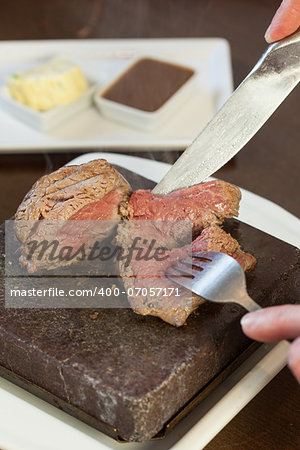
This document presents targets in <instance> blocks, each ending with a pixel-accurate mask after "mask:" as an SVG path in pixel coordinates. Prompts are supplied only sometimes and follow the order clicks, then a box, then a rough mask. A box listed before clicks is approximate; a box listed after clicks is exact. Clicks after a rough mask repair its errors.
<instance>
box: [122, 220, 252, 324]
mask: <svg viewBox="0 0 300 450" xmlns="http://www.w3.org/2000/svg"><path fill="white" fill-rule="evenodd" d="M132 240H133V239H132V236H130V235H129V234H128V228H127V227H125V228H124V227H122V226H120V227H119V230H118V242H119V243H122V245H123V246H124V243H126V244H125V245H127V249H129V248H130V246H131V244H132ZM200 251H217V252H222V253H226V254H227V255H230V256H232V257H233V258H235V259H236V260H237V261H238V262H239V263H240V264H241V266H242V267H243V269H244V271H250V270H253V269H254V267H255V264H256V260H255V258H254V256H252V255H250V254H249V253H245V252H243V251H242V250H241V248H240V245H239V243H238V242H237V240H236V239H234V238H233V237H232V236H230V235H229V234H228V233H226V232H225V231H224V230H222V229H221V228H220V227H218V226H211V227H208V228H205V229H204V230H203V231H202V233H201V234H200V235H199V236H198V237H197V238H196V239H195V240H194V241H193V242H192V244H190V245H185V246H183V247H180V248H175V249H171V250H167V251H166V252H165V255H166V258H165V259H163V260H161V261H158V260H156V259H154V258H152V259H149V260H147V259H140V256H141V255H139V258H135V255H133V258H132V261H131V264H130V265H128V266H126V265H125V263H124V261H120V271H121V274H122V277H123V281H124V285H125V287H126V291H127V292H131V295H130V296H129V297H128V300H129V303H130V305H131V307H132V309H133V310H134V311H135V312H136V313H138V314H141V315H151V316H156V317H160V318H161V319H162V320H164V321H165V322H168V323H170V324H171V325H175V326H177V327H178V326H181V325H183V324H184V323H185V322H186V319H187V318H188V316H189V315H190V314H191V313H192V312H193V311H194V310H195V309H196V308H198V306H199V305H200V304H201V303H203V301H204V299H202V298H201V297H199V296H197V295H195V294H192V295H191V292H190V291H188V290H186V289H184V288H183V287H180V288H178V289H179V292H180V300H179V299H178V297H176V295H175V294H176V292H174V287H175V283H173V282H172V281H171V280H169V279H168V278H167V277H166V272H167V270H168V269H169V268H170V267H171V266H173V265H174V264H176V263H177V262H179V261H180V260H182V259H184V258H186V257H188V256H189V255H191V253H192V252H200ZM176 287H177V285H176ZM143 288H145V289H144V293H146V295H144V294H143V295H140V292H142V289H143ZM150 288H152V292H154V291H153V288H154V289H156V292H159V291H158V289H161V290H162V291H163V292H167V293H169V292H171V289H172V288H173V293H172V295H168V296H164V295H157V296H153V295H152V294H151V295H150V292H151V291H150Z"/></svg>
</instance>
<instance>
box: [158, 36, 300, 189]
mask: <svg viewBox="0 0 300 450" xmlns="http://www.w3.org/2000/svg"><path fill="white" fill-rule="evenodd" d="M299 81H300V31H298V32H296V33H294V34H293V35H291V36H290V37H288V38H285V39H283V40H281V41H278V42H275V43H274V44H271V45H269V47H268V48H267V51H266V52H265V53H264V54H263V55H262V57H261V58H260V60H259V61H258V62H257V64H256V65H255V66H254V68H253V69H252V70H251V72H250V73H249V74H248V75H247V77H246V78H245V79H244V81H243V82H242V83H241V84H240V86H239V87H238V88H237V89H236V90H235V91H234V93H233V94H232V95H231V97H230V98H229V99H228V100H227V102H226V103H225V104H224V105H223V106H222V108H221V109H220V110H219V111H218V112H217V113H216V114H215V116H214V117H213V118H212V120H211V121H210V122H209V123H208V124H207V125H206V127H205V128H204V129H203V131H202V132H201V133H200V134H199V135H198V137H197V138H196V139H195V140H194V141H193V142H192V144H191V145H190V146H189V147H188V148H187V149H186V150H185V151H184V153H183V154H182V155H181V156H180V158H178V160H177V161H176V162H175V164H174V165H173V166H172V167H171V169H170V170H169V171H168V172H167V174H166V175H165V176H164V178H163V179H162V180H161V181H160V182H159V183H158V184H157V186H156V187H155V188H154V189H153V191H152V192H153V193H155V194H167V193H168V192H172V191H174V190H175V189H179V188H183V187H188V186H192V185H193V184H197V183H200V182H201V181H203V180H204V179H205V178H207V177H208V176H210V175H212V174H213V173H214V172H215V171H216V170H218V169H219V168H220V167H222V166H223V165H224V164H225V163H226V162H228V161H229V160H230V159H231V158H232V157H233V156H234V155H235V154H236V153H238V152H239V151H240V150H241V149H242V148H243V147H244V145H245V144H246V143H247V142H248V141H249V140H250V139H251V138H252V137H253V136H254V135H255V133H256V132H257V131H258V130H259V129H260V128H261V127H262V126H263V124H264V123H265V122H266V121H267V120H268V118H269V117H270V116H271V115H272V114H273V112H274V111H275V110H276V109H277V108H278V106H279V105H280V104H281V103H282V102H283V100H284V99H285V98H286V97H287V96H288V95H289V93H290V92H291V91H292V90H293V89H294V87H295V86H296V85H297V84H298V82H299Z"/></svg>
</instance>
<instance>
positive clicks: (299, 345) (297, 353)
mask: <svg viewBox="0 0 300 450" xmlns="http://www.w3.org/2000/svg"><path fill="white" fill-rule="evenodd" d="M288 366H289V368H290V369H291V371H292V373H293V374H294V376H295V378H296V379H297V380H298V383H300V337H298V338H297V339H296V340H295V341H294V342H293V343H292V344H291V346H290V349H289V353H288Z"/></svg>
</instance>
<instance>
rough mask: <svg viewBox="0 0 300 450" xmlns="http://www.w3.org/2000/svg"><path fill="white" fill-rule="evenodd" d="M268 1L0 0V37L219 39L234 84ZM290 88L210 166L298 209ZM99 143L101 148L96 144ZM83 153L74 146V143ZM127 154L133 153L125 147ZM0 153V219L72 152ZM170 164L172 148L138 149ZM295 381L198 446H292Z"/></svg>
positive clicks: (256, 43)
mask: <svg viewBox="0 0 300 450" xmlns="http://www.w3.org/2000/svg"><path fill="white" fill-rule="evenodd" d="M277 3H278V4H279V1H278V2H274V0H227V1H225V0H163V1H161V0H143V1H141V0H127V1H126V2H125V1H124V0H77V1H76V2H75V1H74V2H66V1H64V0H51V2H42V1H41V2H37V1H35V0H15V1H14V2H5V5H2V6H1V15H0V39H3V40H4V39H56V38H61V39H68V38H151V37H157V38H158V37H160V38H162V37H212V36H218V37H224V38H226V39H228V41H229V42H230V45H231V50H232V62H233V73H234V82H235V86H237V85H238V84H239V82H240V81H241V80H242V79H243V78H244V77H245V76H246V74H247V73H248V72H249V70H250V69H251V68H252V67H253V65H254V64H255V62H256V61H257V59H258V57H259V56H260V54H261V53H262V52H263V50H264V49H265V47H266V44H265V42H264V39H263V34H264V30H265V29H266V27H267V25H268V23H269V21H270V18H271V17H272V14H273V13H274V10H275V8H276V6H277ZM299 100H300V89H299V87H298V88H296V90H294V92H293V93H292V94H291V95H290V96H289V97H288V98H287V99H286V100H285V102H284V103H283V104H282V106H281V107H280V108H279V110H278V111H277V112H276V113H275V114H274V115H273V116H272V117H271V119H270V120H269V121H268V122H267V124H266V125H265V126H264V127H263V128H262V129H261V130H260V131H259V132H258V133H257V135H256V136H255V137H254V138H253V139H252V140H251V142H249V143H248V144H247V145H246V147H245V148H244V149H243V150H242V151H241V152H240V153H239V154H238V155H237V156H236V157H235V158H234V159H233V160H232V161H231V162H230V163H228V164H227V165H226V166H225V167H223V168H222V169H221V170H219V171H218V172H217V173H216V176H217V177H219V178H222V179H224V180H227V181H230V182H232V183H236V184H238V185H239V186H241V187H243V188H245V189H248V190H250V191H252V192H255V193H257V194H259V195H261V196H264V197H266V198H268V199H270V200H272V201H274V202H276V203H278V204H279V205H281V206H282V207H283V208H285V209H287V210H288V211H290V212H291V213H293V214H295V215H297V216H299V215H300V202H299V195H298V194H299V191H300V177H299V167H300V152H299V141H300V127H299V118H300V115H299V108H298V105H299ZM99 150H100V151H103V150H105V149H103V148H101V149H99ZM83 152H84V150H83ZM134 154H136V153H134ZM76 155H77V153H76V154H75V153H73V152H72V149H70V151H66V152H64V153H60V154H53V153H49V154H47V153H45V152H44V153H40V154H30V155H29V154H28V155H24V154H20V155H18V154H14V155H0V220H1V222H2V221H4V220H5V219H7V218H9V217H11V216H12V214H13V213H14V212H15V210H16V207H17V205H18V204H19V202H20V201H21V199H22V198H23V196H24V195H25V193H26V192H27V191H28V189H29V188H30V187H31V185H32V184H33V182H34V181H35V180H36V179H37V178H38V177H40V176H41V175H43V174H44V173H46V172H49V171H52V170H55V169H56V168H58V167H60V166H61V165H63V164H65V163H66V162H67V161H69V160H70V159H72V158H73V157H74V156H76ZM138 155H139V156H143V157H145V158H147V157H151V158H155V159H159V160H162V161H166V162H170V163H172V162H174V161H175V160H176V159H177V157H178V155H179V152H170V153H167V152H157V153H154V154H152V155H150V154H149V153H147V152H143V151H142V149H141V152H139V153H138ZM299 392H300V389H299V385H298V383H297V382H296V381H295V380H294V378H293V377H292V375H291V374H290V373H289V371H288V369H284V370H283V371H282V372H281V373H280V374H279V375H278V376H277V377H276V378H275V379H274V380H273V381H272V382H271V383H270V384H269V385H268V386H267V387H266V388H265V389H264V390H263V391H262V392H261V393H260V394H259V395H258V396H257V397H256V398H255V399H254V400H252V402H251V403H250V404H249V405H247V407H246V408H244V410H243V411H242V412H240V413H239V414H238V415H237V416H236V417H235V418H234V419H233V420H232V421H231V422H230V423H229V424H228V425H227V427H226V428H225V429H224V430H223V431H222V432H221V433H219V435H218V436H217V437H216V438H215V439H214V440H213V441H212V442H211V443H210V444H209V445H208V446H207V449H209V450H215V449H218V450H219V449H221V448H222V449H232V448H243V449H254V448H255V449H266V448H268V449H269V448H270V449H271V448H276V450H278V449H296V448H299V440H300V429H299V426H300V420H299V419H300V410H299Z"/></svg>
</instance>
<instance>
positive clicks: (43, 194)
mask: <svg viewBox="0 0 300 450" xmlns="http://www.w3.org/2000/svg"><path fill="white" fill-rule="evenodd" d="M130 193H131V188H130V185H129V184H128V182H127V181H126V180H125V178H123V177H122V175H120V174H119V173H118V172H117V171H116V170H115V169H114V168H113V167H112V166H111V165H110V164H109V163H108V162H107V161H106V160H104V159H98V160H94V161H91V162H89V163H87V164H81V165H79V166H65V167H61V168H60V169H58V170H57V171H55V172H53V173H51V174H49V175H45V176H43V177H42V178H40V179H39V180H38V181H37V182H36V183H35V184H34V185H33V187H32V189H31V190H30V191H29V192H28V194H27V195H26V196H25V198H24V200H23V201H22V203H21V204H20V206H19V208H18V210H17V212H16V214H15V232H16V236H17V238H18V239H19V240H20V241H21V242H22V243H23V247H22V255H21V257H20V262H21V264H22V265H24V266H26V267H27V269H28V271H29V272H31V273H33V272H35V271H36V270H38V269H41V268H47V269H50V268H54V267H57V266H59V265H66V263H64V262H59V261H57V262H56V263H51V265H49V266H48V265H47V264H49V263H48V262H47V261H43V262H41V261H35V260H32V261H31V262H30V263H29V262H28V261H27V258H26V255H27V248H26V245H27V243H28V242H29V241H31V240H33V239H37V240H38V241H41V240H43V239H45V238H46V239H47V240H48V241H51V240H53V239H55V238H56V236H57V234H58V233H59V230H60V228H61V227H63V226H64V222H63V221H66V220H119V219H121V217H122V215H121V213H120V205H121V204H126V202H128V199H129V196H130ZM45 220H46V221H47V222H45ZM51 221H53V222H54V223H53V226H52V225H51ZM59 221H62V222H61V224H60V222H59ZM49 223H50V225H49V226H48V224H49ZM112 229H113V228H111V229H107V233H110V232H111V231H112ZM45 233H46V234H45Z"/></svg>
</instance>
